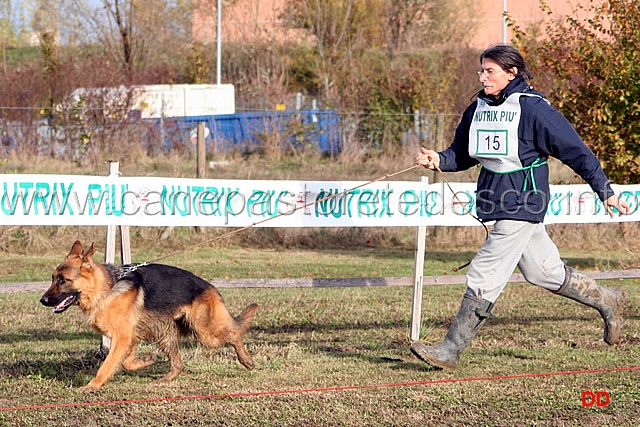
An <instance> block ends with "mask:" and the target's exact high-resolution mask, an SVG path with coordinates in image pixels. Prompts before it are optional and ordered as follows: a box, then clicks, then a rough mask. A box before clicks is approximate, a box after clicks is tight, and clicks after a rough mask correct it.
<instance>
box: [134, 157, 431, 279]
mask: <svg viewBox="0 0 640 427" xmlns="http://www.w3.org/2000/svg"><path fill="white" fill-rule="evenodd" d="M419 166H420V165H414V166H411V167H409V168H406V169H402V170H401V171H398V172H394V173H390V174H385V175H383V176H381V177H379V178H376V179H373V180H371V181H367V182H365V183H364V184H360V185H358V186H355V187H353V188H350V189H348V190H344V191H341V192H340V193H336V194H332V195H329V196H327V197H325V198H322V199H320V200H315V201H313V202H310V203H306V204H304V205H302V206H297V207H296V208H294V209H293V210H291V211H288V212H287V213H286V215H291V214H293V213H294V212H296V211H297V210H300V209H306V208H308V207H310V206H313V205H316V204H318V203H322V202H324V201H326V200H329V199H332V198H335V197H339V196H342V195H344V194H347V193H349V192H351V191H354V190H357V189H358V188H362V187H365V186H367V185H370V184H373V183H374V182H378V181H382V180H385V179H389V178H391V177H394V176H397V175H401V174H403V173H406V172H409V171H411V170H413V169H416V168H417V167H419ZM283 215H285V214H284V213H279V214H277V215H275V216H272V217H269V218H265V219H263V220H261V221H258V222H254V223H252V224H249V225H246V226H244V227H241V228H238V229H236V230H233V231H229V232H228V233H224V234H222V235H220V236H217V237H214V238H212V239H209V240H206V241H204V242H200V243H196V244H195V245H191V246H188V247H186V248H184V249H182V250H179V251H176V252H173V253H170V254H168V255H164V256H161V257H158V258H156V259H154V260H151V261H147V262H145V263H142V264H139V265H138V266H142V265H147V264H154V263H157V262H158V261H161V260H163V259H166V258H170V257H172V256H175V255H179V254H181V253H183V252H187V251H190V250H191V249H194V248H197V247H198V246H203V245H206V244H209V243H213V242H216V241H218V240H222V239H225V238H227V237H230V236H233V235H234V234H239V233H242V232H243V231H245V230H248V229H249V228H253V227H255V226H257V225H260V224H264V223H265V222H267V221H271V220H274V219H276V218H279V217H281V216H283Z"/></svg>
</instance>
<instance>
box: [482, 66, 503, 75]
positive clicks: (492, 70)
mask: <svg viewBox="0 0 640 427" xmlns="http://www.w3.org/2000/svg"><path fill="white" fill-rule="evenodd" d="M500 71H504V70H503V69H502V68H501V69H499V70H494V69H492V68H489V69H488V70H480V71H477V73H478V77H482V75H483V74H484V75H485V76H487V77H491V76H493V75H494V74H497V73H499V72H500Z"/></svg>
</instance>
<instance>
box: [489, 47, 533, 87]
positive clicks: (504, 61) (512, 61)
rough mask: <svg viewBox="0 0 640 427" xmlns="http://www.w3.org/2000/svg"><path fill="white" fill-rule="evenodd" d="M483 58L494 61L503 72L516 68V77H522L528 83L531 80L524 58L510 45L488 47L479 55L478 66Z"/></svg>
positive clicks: (531, 76)
mask: <svg viewBox="0 0 640 427" xmlns="http://www.w3.org/2000/svg"><path fill="white" fill-rule="evenodd" d="M485 58H487V59H491V60H492V61H495V62H496V63H497V64H498V65H499V66H500V68H502V69H503V70H505V71H508V70H510V69H511V68H513V67H516V68H517V69H518V74H517V77H522V78H523V79H524V80H525V81H529V80H531V79H532V78H533V75H532V74H531V71H529V69H528V68H527V64H526V63H525V62H524V58H523V57H522V55H521V54H520V52H519V51H518V49H516V48H515V47H513V46H511V45H508V44H495V45H493V46H489V47H488V48H487V49H485V51H484V52H482V54H481V55H480V64H482V60H483V59H485Z"/></svg>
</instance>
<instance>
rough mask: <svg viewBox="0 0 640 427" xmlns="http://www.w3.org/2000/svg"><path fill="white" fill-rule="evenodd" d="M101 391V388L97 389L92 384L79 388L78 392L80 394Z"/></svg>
mask: <svg viewBox="0 0 640 427" xmlns="http://www.w3.org/2000/svg"><path fill="white" fill-rule="evenodd" d="M99 389H100V387H96V386H95V385H92V384H91V383H89V384H87V385H85V386H83V387H80V388H78V391H80V393H85V394H87V393H94V392H96V391H98V390H99Z"/></svg>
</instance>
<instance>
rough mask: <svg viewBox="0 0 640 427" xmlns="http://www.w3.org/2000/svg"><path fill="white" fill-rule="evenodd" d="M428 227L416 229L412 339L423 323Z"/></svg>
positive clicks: (425, 179) (427, 181)
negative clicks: (423, 292)
mask: <svg viewBox="0 0 640 427" xmlns="http://www.w3.org/2000/svg"><path fill="white" fill-rule="evenodd" d="M421 182H422V183H424V184H425V185H427V184H428V183H429V178H427V177H425V176H423V177H422V178H421ZM426 239H427V227H426V226H425V225H419V226H418V227H417V231H416V251H415V260H414V267H413V300H412V302H411V327H410V335H409V336H410V337H411V340H412V341H416V340H418V339H420V324H421V323H422V285H423V278H424V254H425V249H426Z"/></svg>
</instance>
